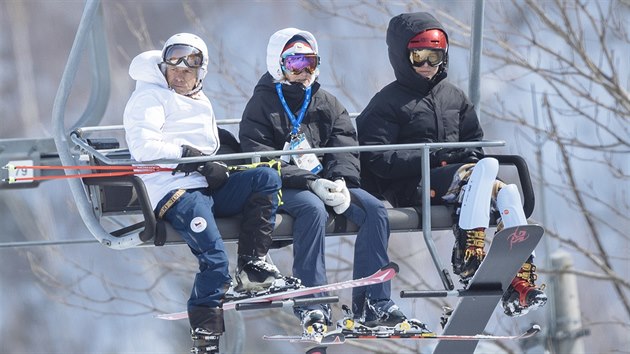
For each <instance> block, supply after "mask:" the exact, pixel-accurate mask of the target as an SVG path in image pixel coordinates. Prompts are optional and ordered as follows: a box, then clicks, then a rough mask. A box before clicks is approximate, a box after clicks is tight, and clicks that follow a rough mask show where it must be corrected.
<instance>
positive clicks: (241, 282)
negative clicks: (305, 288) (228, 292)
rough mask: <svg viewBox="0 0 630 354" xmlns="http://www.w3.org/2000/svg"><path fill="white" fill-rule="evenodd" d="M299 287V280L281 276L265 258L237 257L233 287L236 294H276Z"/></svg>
mask: <svg viewBox="0 0 630 354" xmlns="http://www.w3.org/2000/svg"><path fill="white" fill-rule="evenodd" d="M299 287H300V280H299V279H297V278H293V277H285V276H283V275H282V274H280V271H279V270H278V268H277V267H276V266H275V265H273V264H271V263H268V262H266V261H265V257H257V256H243V255H240V256H239V257H238V264H237V266H236V287H234V291H236V292H239V293H244V292H247V293H258V292H263V291H269V292H277V291H282V290H287V289H296V288H299Z"/></svg>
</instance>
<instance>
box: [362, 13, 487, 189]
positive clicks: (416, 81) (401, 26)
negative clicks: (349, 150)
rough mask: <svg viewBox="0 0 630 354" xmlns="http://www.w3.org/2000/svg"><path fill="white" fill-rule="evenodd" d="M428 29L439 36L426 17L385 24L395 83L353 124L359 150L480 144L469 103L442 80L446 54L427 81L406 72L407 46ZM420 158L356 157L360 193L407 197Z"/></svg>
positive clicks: (404, 153) (409, 153)
mask: <svg viewBox="0 0 630 354" xmlns="http://www.w3.org/2000/svg"><path fill="white" fill-rule="evenodd" d="M433 28H437V29H442V30H443V28H442V25H441V24H440V23H439V22H438V21H437V20H436V19H435V18H434V17H433V16H431V15H430V14H428V13H411V14H402V15H399V16H396V17H394V18H392V20H391V21H390V23H389V27H388V29H387V45H388V52H389V60H390V63H391V65H392V67H393V68H394V73H395V75H396V81H394V82H392V83H390V84H389V85H387V86H385V87H384V88H383V89H382V90H381V91H380V92H378V93H377V94H376V95H375V96H374V97H373V98H372V100H371V101H370V103H369V104H368V106H367V107H366V108H365V109H364V110H363V112H362V113H361V114H360V115H359V117H358V118H357V129H358V134H359V143H360V144H361V145H382V144H406V143H430V142H462V141H480V140H482V139H483V131H482V129H481V126H480V124H479V120H478V118H477V115H476V113H475V111H474V107H473V105H472V103H471V102H470V100H469V99H468V98H467V97H466V94H465V93H464V92H463V91H462V90H460V89H459V88H457V87H455V86H454V85H452V84H450V83H448V82H446V81H445V80H444V79H445V78H446V74H447V68H448V65H447V64H448V53H447V55H446V58H445V61H444V63H443V64H442V65H441V67H440V69H439V71H438V73H437V74H436V76H434V77H433V79H432V80H427V79H426V78H424V77H423V76H421V75H419V74H417V73H416V72H415V71H414V70H413V67H412V66H411V63H410V61H409V57H408V51H407V43H408V42H409V40H410V39H411V38H412V37H413V36H415V35H416V34H417V33H419V32H422V31H424V30H427V29H433ZM444 32H445V31H444ZM445 33H446V32H445ZM478 150H480V149H478ZM421 155H422V152H421V151H420V150H398V151H397V150H392V151H380V152H365V153H362V154H361V166H362V175H361V177H362V181H363V188H364V189H367V190H368V191H370V192H371V193H373V194H377V195H388V194H391V193H392V192H394V193H407V192H408V191H409V190H410V189H409V188H403V185H404V184H414V183H415V184H416V185H417V182H418V180H419V178H420V177H421V165H420V163H421ZM410 187H415V186H410ZM388 199H389V198H388Z"/></svg>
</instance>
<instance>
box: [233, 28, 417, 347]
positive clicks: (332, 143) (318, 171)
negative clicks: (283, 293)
mask: <svg viewBox="0 0 630 354" xmlns="http://www.w3.org/2000/svg"><path fill="white" fill-rule="evenodd" d="M319 71H320V58H319V47H318V44H317V41H316V40H315V37H314V36H313V35H312V34H311V33H310V32H308V31H304V30H301V29H297V28H285V29H282V30H279V31H277V32H276V33H274V34H273V35H272V36H271V38H270V39H269V43H268V46H267V72H266V73H265V74H264V75H263V76H262V77H261V78H260V80H259V81H258V84H257V85H256V87H255V88H254V92H253V95H252V97H251V98H250V100H249V102H248V103H247V106H246V107H245V110H244V112H243V117H242V120H241V123H240V129H239V130H240V132H239V138H240V142H241V146H242V148H243V151H269V150H286V151H292V150H298V149H302V148H328V147H345V146H357V145H358V143H357V135H356V131H355V129H354V126H353V124H352V122H351V120H350V118H349V116H348V112H347V111H346V109H345V108H344V107H343V105H342V104H341V103H340V102H339V101H338V100H337V98H336V97H335V96H333V95H332V94H330V93H329V92H327V91H326V90H324V89H322V88H321V87H320V84H319V82H318V81H317V78H318V75H319ZM282 160H283V165H282V169H281V171H282V186H283V189H282V200H283V205H282V206H281V207H280V209H279V212H282V213H287V214H289V215H291V216H292V217H293V219H294V224H293V256H294V260H293V274H294V275H295V276H297V277H299V278H300V279H301V280H302V282H303V284H304V285H306V286H317V285H323V284H326V283H328V280H327V277H326V264H325V255H324V250H325V236H326V224H327V220H328V217H329V212H332V213H334V214H337V215H343V216H344V217H345V218H347V219H348V220H350V221H352V222H353V223H355V224H356V225H357V226H358V227H359V231H358V233H357V238H356V243H355V251H354V265H353V267H354V271H353V277H354V278H355V279H357V278H361V277H364V276H367V275H369V274H372V273H374V272H375V271H376V270H378V269H379V268H381V267H383V266H385V265H386V264H388V263H389V257H388V255H387V244H388V240H389V233H390V230H389V221H388V218H387V211H386V209H385V207H384V205H383V203H382V202H381V201H380V200H378V199H376V198H374V197H373V196H371V195H370V194H369V193H367V192H366V191H364V190H363V189H361V188H360V185H361V180H360V178H359V176H360V169H359V158H358V154H357V153H352V152H343V153H325V154H323V156H321V157H317V156H315V155H314V154H301V155H286V156H283V157H282ZM320 296H325V294H321V295H320ZM390 297H391V285H390V282H389V281H388V282H386V283H383V284H377V285H371V286H367V287H361V288H354V289H353V291H352V304H353V305H352V306H353V312H354V316H355V318H357V319H359V320H360V321H361V322H362V323H364V324H366V325H368V326H378V325H383V326H395V325H396V324H398V323H400V322H402V321H404V320H405V319H406V317H405V315H404V314H403V313H402V312H401V311H400V309H399V308H398V306H396V305H395V304H394V302H393V301H392V300H391V298H390ZM294 313H295V315H296V316H297V317H298V318H299V319H300V320H301V323H302V326H303V329H304V333H305V334H306V335H311V334H312V333H317V332H319V333H321V332H323V331H325V330H326V326H327V325H330V324H331V323H332V321H331V313H330V308H329V307H328V305H310V306H303V307H295V308H294ZM422 326H423V325H422Z"/></svg>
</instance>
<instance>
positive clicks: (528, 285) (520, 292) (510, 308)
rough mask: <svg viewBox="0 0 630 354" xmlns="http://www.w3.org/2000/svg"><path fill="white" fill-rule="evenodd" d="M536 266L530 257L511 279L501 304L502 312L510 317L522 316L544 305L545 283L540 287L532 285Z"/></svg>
mask: <svg viewBox="0 0 630 354" xmlns="http://www.w3.org/2000/svg"><path fill="white" fill-rule="evenodd" d="M535 272H536V266H535V265H534V264H532V258H531V257H530V259H528V260H527V262H526V263H523V266H522V267H521V269H520V270H519V271H518V273H517V274H516V277H514V280H512V283H511V284H510V286H509V287H508V289H507V291H506V292H505V294H503V298H502V299H501V305H502V306H503V312H505V314H506V315H508V316H510V317H517V316H523V315H525V314H527V313H528V312H529V311H530V310H536V309H538V308H539V307H542V306H545V304H546V303H547V295H546V294H545V293H544V292H543V290H544V288H545V285H544V284H543V285H542V286H540V287H537V286H536V285H534V281H535V280H536V279H537V278H538V276H537V275H536V273H535Z"/></svg>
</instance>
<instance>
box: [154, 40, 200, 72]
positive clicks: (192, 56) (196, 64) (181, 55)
mask: <svg viewBox="0 0 630 354" xmlns="http://www.w3.org/2000/svg"><path fill="white" fill-rule="evenodd" d="M162 61H164V62H165V63H166V64H168V65H173V66H179V64H180V63H181V62H184V65H186V66H187V67H189V68H200V67H201V65H202V64H203V53H201V51H200V50H199V49H197V48H195V47H191V46H189V45H185V44H174V45H172V46H170V47H168V48H166V50H165V51H164V57H163V58H162Z"/></svg>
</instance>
